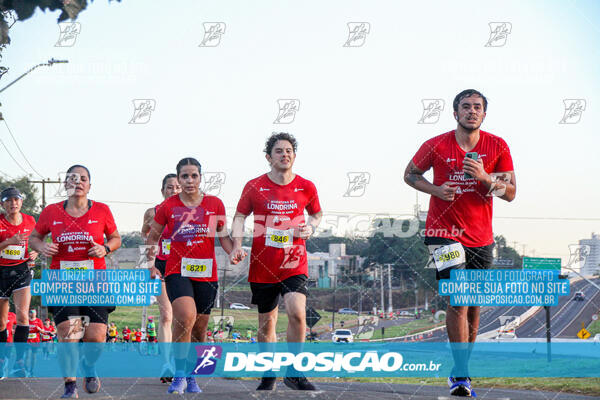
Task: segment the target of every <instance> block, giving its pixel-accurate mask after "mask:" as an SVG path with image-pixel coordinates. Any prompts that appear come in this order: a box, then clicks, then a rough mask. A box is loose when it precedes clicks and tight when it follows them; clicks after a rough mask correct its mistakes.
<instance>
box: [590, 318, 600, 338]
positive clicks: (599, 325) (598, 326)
mask: <svg viewBox="0 0 600 400" xmlns="http://www.w3.org/2000/svg"><path fill="white" fill-rule="evenodd" d="M587 330H588V331H589V332H590V333H591V334H592V337H593V336H594V335H595V334H597V333H600V320H596V321H592V323H591V324H590V326H588V327H587Z"/></svg>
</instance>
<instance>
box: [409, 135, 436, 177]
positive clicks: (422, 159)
mask: <svg viewBox="0 0 600 400" xmlns="http://www.w3.org/2000/svg"><path fill="white" fill-rule="evenodd" d="M433 154H434V150H433V144H432V143H431V141H430V140H428V141H426V142H425V143H423V144H422V145H421V147H420V148H419V150H418V151H417V153H416V154H415V156H414V157H413V158H412V162H413V163H414V164H415V165H416V166H417V168H419V169H420V170H421V171H427V170H428V169H429V168H431V167H432V166H433Z"/></svg>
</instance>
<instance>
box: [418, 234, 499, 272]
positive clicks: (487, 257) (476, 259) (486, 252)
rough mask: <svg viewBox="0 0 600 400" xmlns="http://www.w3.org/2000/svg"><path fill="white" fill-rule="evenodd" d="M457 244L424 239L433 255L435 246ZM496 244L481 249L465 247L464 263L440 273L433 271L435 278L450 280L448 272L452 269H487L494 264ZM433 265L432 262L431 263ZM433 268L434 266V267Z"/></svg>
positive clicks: (431, 238)
mask: <svg viewBox="0 0 600 400" xmlns="http://www.w3.org/2000/svg"><path fill="white" fill-rule="evenodd" d="M454 243H457V241H456V240H452V239H447V238H440V237H426V238H425V244H426V245H427V246H428V247H429V252H430V254H431V255H433V249H434V248H435V247H436V246H446V245H449V244H454ZM495 245H496V243H492V244H488V245H487V246H481V247H467V246H463V248H464V249H465V263H464V264H461V265H457V266H454V267H450V268H446V269H444V270H442V272H440V271H438V270H437V268H436V270H435V278H436V279H437V280H440V279H450V270H452V269H465V268H466V269H488V268H490V267H491V266H492V264H493V262H494V254H493V250H494V246H495ZM431 262H432V263H433V261H431ZM434 268H435V265H434Z"/></svg>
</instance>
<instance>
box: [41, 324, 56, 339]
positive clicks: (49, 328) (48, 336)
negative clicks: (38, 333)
mask: <svg viewBox="0 0 600 400" xmlns="http://www.w3.org/2000/svg"><path fill="white" fill-rule="evenodd" d="M44 330H45V331H46V332H49V333H42V342H51V341H52V334H53V333H54V331H55V329H54V327H53V326H52V325H50V326H46V325H44Z"/></svg>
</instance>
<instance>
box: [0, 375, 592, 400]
mask: <svg viewBox="0 0 600 400" xmlns="http://www.w3.org/2000/svg"><path fill="white" fill-rule="evenodd" d="M198 383H199V384H200V386H201V387H202V389H203V391H204V392H203V393H199V394H194V395H192V394H188V395H185V398H186V399H189V398H194V399H202V398H210V399H211V400H217V399H227V400H238V399H248V398H254V399H269V400H278V399H298V398H299V397H300V398H309V397H310V398H312V399H324V400H376V399H395V400H409V399H410V400H430V399H435V400H442V399H444V400H446V399H447V400H450V399H457V397H452V396H449V395H448V389H447V388H446V387H438V386H420V385H398V384H386V383H351V382H338V383H336V382H319V383H318V384H317V385H318V388H319V389H320V390H319V391H317V392H311V393H310V395H308V393H298V392H295V391H292V390H289V389H288V388H287V387H285V386H284V385H283V384H282V383H281V381H279V382H278V386H277V390H276V391H275V392H256V391H255V388H256V385H257V381H254V380H239V379H223V378H208V379H202V380H201V379H198ZM166 389H167V386H166V385H163V384H161V383H159V382H158V380H157V379H150V378H144V379H121V378H110V379H109V378H106V379H104V380H103V386H102V388H101V390H100V392H99V393H96V394H94V395H89V394H87V393H85V392H84V391H83V390H82V388H80V390H79V397H80V398H83V399H85V398H88V399H94V400H106V399H110V400H115V399H139V400H141V399H144V400H145V399H148V400H154V399H164V398H169V397H170V398H173V396H167V395H166ZM62 393H63V385H62V382H61V380H60V379H29V378H28V379H6V380H4V381H1V382H0V399H11V400H20V399H55V398H58V397H60V395H62ZM477 394H478V396H479V398H484V399H486V400H500V399H502V400H507V399H511V400H513V399H514V400H548V399H553V400H591V399H600V397H594V396H581V395H572V394H565V393H551V392H539V391H533V390H531V391H523V390H509V389H486V388H479V389H478V390H477ZM174 398H178V397H174Z"/></svg>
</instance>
